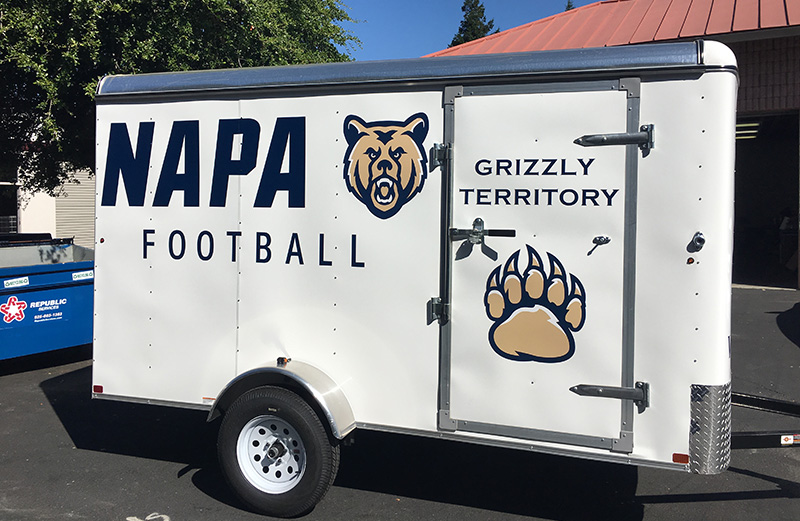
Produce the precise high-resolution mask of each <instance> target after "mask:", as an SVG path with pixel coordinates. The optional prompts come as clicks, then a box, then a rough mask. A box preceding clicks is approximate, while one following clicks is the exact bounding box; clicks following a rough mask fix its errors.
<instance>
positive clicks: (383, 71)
mask: <svg viewBox="0 0 800 521" xmlns="http://www.w3.org/2000/svg"><path fill="white" fill-rule="evenodd" d="M702 43H703V42H681V43H666V44H650V45H641V46H628V47H615V48H594V49H569V50H556V51H543V52H526V53H507V54H495V55H479V56H455V57H443V58H415V59H410V60H391V61H370V62H347V63H329V64H321V65H292V66H283V67H257V68H246V69H220V70H208V71H192V72H168V73H154V74H136V75H120V76H106V77H105V78H103V79H102V80H101V81H100V83H99V85H98V89H97V96H98V98H103V97H107V96H118V95H130V94H167V93H178V92H181V93H186V92H192V91H195V92H200V91H228V90H243V89H263V88H271V87H291V86H299V85H305V86H309V85H317V86H324V85H348V84H349V85H365V84H375V83H408V82H426V81H437V82H442V81H452V80H458V79H466V78H480V77H501V76H523V75H536V74H554V73H569V72H585V71H612V70H646V69H663V68H679V69H680V68H696V67H698V66H702V65H703V64H704V63H703V45H702Z"/></svg>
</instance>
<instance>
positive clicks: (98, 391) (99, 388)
mask: <svg viewBox="0 0 800 521" xmlns="http://www.w3.org/2000/svg"><path fill="white" fill-rule="evenodd" d="M92 392H93V393H96V394H103V386H102V385H94V386H92Z"/></svg>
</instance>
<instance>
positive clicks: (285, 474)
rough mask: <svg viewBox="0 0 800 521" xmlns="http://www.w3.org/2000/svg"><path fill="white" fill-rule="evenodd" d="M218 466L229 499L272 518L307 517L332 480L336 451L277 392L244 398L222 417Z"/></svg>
mask: <svg viewBox="0 0 800 521" xmlns="http://www.w3.org/2000/svg"><path fill="white" fill-rule="evenodd" d="M217 451H218V456H219V462H220V466H221V468H222V473H223V474H224V476H225V479H226V481H227V482H228V484H229V485H230V487H231V489H233V491H234V493H236V495H237V496H238V497H239V499H241V500H242V501H243V502H244V503H245V504H247V505H248V506H249V507H251V508H252V509H253V510H255V511H257V512H259V513H262V514H267V515H270V516H276V517H295V516H299V515H302V514H305V513H307V512H309V511H311V510H312V509H313V508H314V506H315V505H316V504H317V503H318V502H319V501H320V500H321V499H322V497H323V496H324V495H325V493H326V492H327V491H328V488H329V487H330V486H331V484H332V483H333V480H334V478H335V477H336V471H337V470H338V466H339V446H338V445H337V444H335V443H331V439H330V438H329V437H328V434H327V432H326V431H325V428H324V427H323V426H322V423H321V422H320V420H319V418H318V417H317V415H316V414H315V413H314V410H313V409H312V408H311V407H310V406H309V405H308V404H307V403H306V402H305V401H303V399H301V398H300V397H299V396H297V395H296V394H294V393H292V392H290V391H287V390H285V389H281V388H278V387H259V388H257V389H253V390H251V391H248V392H246V393H245V394H243V395H242V396H240V397H239V398H238V399H237V400H236V401H235V402H234V403H233V405H231V407H230V409H228V411H227V412H226V413H225V417H224V418H223V420H222V425H221V427H220V433H219V438H218V441H217Z"/></svg>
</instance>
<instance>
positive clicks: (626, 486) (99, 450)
mask: <svg viewBox="0 0 800 521" xmlns="http://www.w3.org/2000/svg"><path fill="white" fill-rule="evenodd" d="M732 354H733V359H732V360H733V362H732V363H733V390H734V391H735V392H741V393H747V394H753V395H757V396H762V397H766V398H774V399H780V400H785V401H790V402H795V403H797V402H800V291H792V290H772V289H760V288H742V287H737V288H734V293H733V335H732ZM90 357H91V346H84V347H81V348H73V349H68V350H62V351H60V352H57V353H49V354H45V355H36V356H33V357H26V358H21V359H16V360H11V361H3V362H0V521H31V520H61V519H87V520H97V521H205V520H256V519H260V520H264V519H268V518H265V517H263V516H259V515H256V514H252V513H250V512H247V511H246V510H245V509H244V507H243V506H242V505H241V504H240V503H239V502H238V501H237V500H236V499H235V498H234V497H233V495H232V494H231V493H230V492H229V491H228V489H227V488H226V486H225V484H224V483H223V481H222V476H221V474H220V471H219V468H218V466H217V463H216V460H215V450H214V444H215V437H216V432H215V429H216V425H215V424H213V423H212V424H207V423H206V421H205V419H206V414H205V413H204V412H200V411H191V410H183V409H173V408H167V407H157V406H150V405H136V404H127V403H118V402H107V401H99V400H94V401H93V400H91V399H90V388H91V362H90V360H89V359H90ZM733 428H734V430H735V431H763V430H780V431H786V432H794V433H800V418H794V417H790V416H782V415H775V414H767V413H763V412H758V411H754V410H750V409H744V408H739V407H735V408H734V413H733ZM304 519H307V520H309V521H311V520H326V521H329V520H330V521H334V520H348V521H349V520H361V519H364V520H367V519H368V520H389V519H391V520H419V519H436V520H457V521H468V520H487V519H492V520H494V519H498V520H511V519H548V520H592V519H615V520H642V519H644V520H673V519H681V520H684V519H686V520H694V519H697V520H706V519H708V520H712V519H713V520H717V519H725V520H754V519H769V520H787V521H789V520H792V521H794V520H798V519H800V448H769V449H737V450H734V451H733V456H732V462H731V466H730V468H729V470H727V471H726V472H725V473H723V474H721V475H718V476H698V475H693V474H687V473H682V472H675V471H667V470H656V469H649V468H636V467H631V466H625V465H614V464H606V463H598V462H591V461H583V460H577V459H571V458H563V457H554V456H547V455H541V454H535V453H528V452H521V451H514V450H508V449H498V448H491V447H482V446H473V445H467V444H462V443H453V442H447V441H442V440H435V439H427V438H414V437H407V436H398V435H391V434H383V433H375V432H357V435H356V437H355V443H354V444H353V445H349V446H345V447H343V449H342V465H341V468H340V471H339V475H338V478H337V479H336V482H335V483H334V485H333V487H332V488H331V490H330V492H329V493H328V495H327V496H326V498H325V499H324V500H323V501H322V503H320V504H319V505H318V506H317V508H316V509H315V510H314V511H313V512H312V513H311V514H309V515H308V516H306V517H305V518H304Z"/></svg>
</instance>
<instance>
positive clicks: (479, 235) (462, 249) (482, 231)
mask: <svg viewBox="0 0 800 521" xmlns="http://www.w3.org/2000/svg"><path fill="white" fill-rule="evenodd" d="M487 236H488V237H516V236H517V231H516V230H487V229H486V228H485V227H484V222H483V219H481V218H480V217H478V218H477V219H475V220H474V221H472V229H460V228H450V240H451V241H464V242H463V243H461V246H459V247H458V250H457V251H456V257H455V260H461V259H463V258H466V257H469V255H470V253H472V248H473V247H474V246H475V245H476V244H480V245H481V253H483V254H484V255H486V256H487V257H489V258H490V259H492V260H493V261H494V260H497V252H496V251H494V250H493V249H491V248H490V247H489V246H488V245H487V244H486V241H485V237H487Z"/></svg>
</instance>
